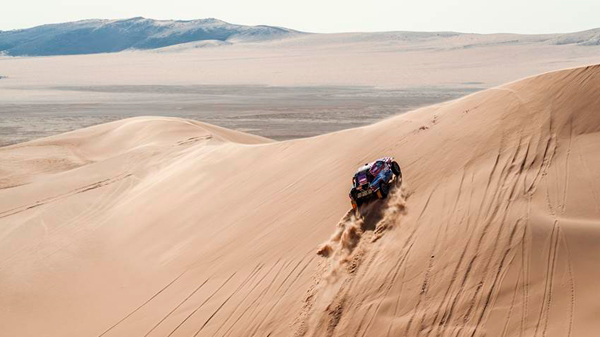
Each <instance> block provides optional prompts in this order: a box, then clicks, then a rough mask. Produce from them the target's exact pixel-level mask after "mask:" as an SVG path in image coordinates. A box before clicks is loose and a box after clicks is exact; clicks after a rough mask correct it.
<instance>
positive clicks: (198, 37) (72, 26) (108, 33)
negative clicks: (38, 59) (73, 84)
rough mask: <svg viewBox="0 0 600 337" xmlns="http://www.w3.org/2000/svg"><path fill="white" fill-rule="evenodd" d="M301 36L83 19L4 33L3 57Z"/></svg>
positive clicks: (215, 25) (264, 29)
mask: <svg viewBox="0 0 600 337" xmlns="http://www.w3.org/2000/svg"><path fill="white" fill-rule="evenodd" d="M297 34H303V33H301V32H298V31H295V30H291V29H286V28H279V27H272V26H243V25H235V24H230V23H227V22H224V21H221V20H217V19H202V20H191V21H176V20H153V19H146V18H142V17H136V18H131V19H125V20H83V21H76V22H67V23H59V24H50V25H43V26H38V27H34V28H29V29H19V30H11V31H0V53H2V54H5V55H11V56H23V55H29V56H46V55H75V54H95V53H112V52H119V51H122V50H126V49H155V48H161V47H166V46H172V45H176V44H181V43H187V42H195V41H255V40H269V39H277V38H283V37H287V36H290V35H297Z"/></svg>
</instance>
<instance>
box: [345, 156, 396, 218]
mask: <svg viewBox="0 0 600 337" xmlns="http://www.w3.org/2000/svg"><path fill="white" fill-rule="evenodd" d="M394 178H396V179H399V180H398V181H402V172H401V171H400V165H398V163H397V162H395V161H394V158H392V157H384V158H381V159H377V160H376V161H374V162H371V163H367V164H365V165H363V166H361V167H360V168H358V170H357V171H356V173H355V174H354V177H352V190H350V200H351V202H352V208H353V209H354V210H356V209H357V208H358V207H359V206H360V205H361V204H362V203H364V202H365V201H367V200H368V199H370V198H372V197H374V196H377V198H378V199H384V198H386V197H387V195H388V193H389V191H390V184H391V183H392V181H393V180H394Z"/></svg>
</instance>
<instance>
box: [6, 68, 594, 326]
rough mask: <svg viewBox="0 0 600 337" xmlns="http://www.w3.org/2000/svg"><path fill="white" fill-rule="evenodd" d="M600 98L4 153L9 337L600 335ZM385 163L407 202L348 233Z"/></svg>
mask: <svg viewBox="0 0 600 337" xmlns="http://www.w3.org/2000/svg"><path fill="white" fill-rule="evenodd" d="M598 92H600V66H599V65H594V66H588V67H582V68H575V69H567V70H562V71H557V72H551V73H546V74H542V75H539V76H534V77H530V78H526V79H523V80H520V81H516V82H513V83H509V84H506V85H503V86H499V87H496V88H493V89H490V90H486V91H482V92H479V93H476V94H473V95H470V96H467V97H464V98H462V99H458V100H455V101H451V102H446V103H443V104H439V105H435V106H431V107H426V108H423V109H419V110H417V111H414V112H411V113H407V114H403V115H399V116H397V117H394V118H391V119H387V120H384V121H382V122H380V123H377V124H374V125H370V126H367V127H362V128H357V129H350V130H345V131H340V132H336V133H331V134H326V135H322V136H318V137H313V138H307V139H298V140H293V141H284V142H271V141H269V140H267V139H264V138H260V137H256V136H251V135H246V134H242V133H239V132H234V131H229V130H224V129H221V128H217V127H213V126H210V125H206V124H202V123H197V122H191V121H186V120H181V119H170V118H169V119H165V118H160V119H157V118H138V119H128V120H124V121H120V122H115V123H111V124H105V125H100V126H97V127H92V128H87V129H82V130H78V131H75V132H72V133H67V134H63V135H58V136H55V137H50V138H46V139H42V140H38V141H34V142H28V143H23V144H18V145H15V146H10V147H6V148H2V149H0V158H1V160H0V163H1V166H0V174H1V175H0V181H1V182H2V189H0V273H1V275H2V282H1V283H0V303H1V304H2V305H0V310H2V312H1V313H0V317H1V318H0V323H1V324H2V327H3V333H5V334H6V335H18V336H38V335H42V334H48V333H50V334H52V335H55V336H82V335H85V336H89V335H91V336H132V335H136V336H137V335H140V336H190V335H191V336H253V335H257V336H259V335H260V336H266V335H271V336H286V335H296V336H347V335H357V336H385V335H389V336H392V335H394V336H398V335H403V336H484V335H486V336H503V335H504V336H517V335H523V336H594V335H595V334H596V331H598V330H599V329H600V326H599V324H600V323H599V322H598V320H597V319H596V317H595V316H594V314H593V313H595V312H597V311H598V310H599V305H598V303H600V299H599V298H598V295H597V291H596V288H597V280H598V279H600V268H599V267H600V264H599V262H598V259H597V258H596V256H597V255H596V254H595V252H597V251H598V249H600V227H598V224H599V223H600V170H598V169H597V168H598V167H600V147H599V146H598V144H600V115H599V114H598V111H600V95H598ZM383 155H388V156H393V157H394V158H396V160H398V162H399V163H400V165H401V166H402V169H403V176H404V178H405V179H406V181H407V182H409V183H410V188H409V189H406V190H405V191H404V194H402V190H400V189H398V190H396V194H395V196H397V198H394V197H392V196H390V197H391V198H390V199H389V200H388V201H387V204H386V203H385V202H384V203H382V202H378V203H373V204H372V205H369V207H373V209H379V210H380V212H375V213H380V217H381V219H380V220H376V221H371V220H370V219H369V216H371V215H372V214H374V213H370V212H366V213H365V214H364V215H365V218H363V219H362V220H361V219H360V218H357V219H355V220H352V219H351V218H349V217H348V218H346V219H345V220H344V221H346V222H344V221H343V222H344V224H343V225H342V226H341V227H343V228H341V229H339V231H338V232H336V229H337V227H336V224H337V223H338V222H339V219H340V218H343V217H344V214H346V212H347V211H348V209H349V207H350V205H349V199H348V196H347V194H348V189H349V181H350V177H351V176H352V173H353V172H354V171H355V169H356V167H358V166H359V165H361V164H362V163H364V162H367V161H369V160H372V159H374V158H378V157H381V156H383ZM398 192H400V193H398ZM408 194H409V196H408ZM365 226H366V227H365ZM332 233H335V235H333V237H332ZM359 239H360V240H359ZM328 240H329V241H328ZM323 243H328V244H329V245H330V250H329V258H323V257H321V256H319V255H317V254H316V252H317V250H318V248H319V247H321V245H322V244H323ZM342 260H343V261H344V263H343V264H341V267H340V268H338V269H337V277H336V278H335V279H334V280H333V281H331V282H328V280H331V279H330V278H329V277H328V274H330V273H331V270H332V269H331V268H335V267H336V263H338V265H337V266H340V265H339V261H342Z"/></svg>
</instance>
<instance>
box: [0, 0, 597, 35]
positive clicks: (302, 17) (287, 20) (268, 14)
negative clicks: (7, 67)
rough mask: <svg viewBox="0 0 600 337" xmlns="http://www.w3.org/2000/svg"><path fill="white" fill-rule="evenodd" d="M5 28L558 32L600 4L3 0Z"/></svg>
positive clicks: (593, 16)
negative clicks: (200, 23) (85, 24)
mask: <svg viewBox="0 0 600 337" xmlns="http://www.w3.org/2000/svg"><path fill="white" fill-rule="evenodd" d="M2 2H3V4H2V5H1V7H0V8H1V10H0V30H9V29H16V28H27V27H32V26H36V25H40V24H45V23H56V22H65V21H75V20H81V19H89V18H107V19H118V18H128V17H134V16H144V17H148V18H154V19H200V18H207V17H214V18H218V19H221V20H225V21H228V22H231V23H238V24H248V25H257V24H265V25H276V26H284V27H288V28H293V29H298V30H303V31H309V32H323V33H325V32H348V31H387V30H411V31H441V30H445V31H460V32H475V33H496V32H512V33H553V32H573V31H580V30H586V29H591V28H597V27H600V0H571V1H567V0H494V1H489V0H411V1H404V0H370V1H366V0H363V1H355V0H288V1H285V0H250V1H248V0H211V1H202V0H168V1H166V0H161V1H156V0H93V1H88V0H2Z"/></svg>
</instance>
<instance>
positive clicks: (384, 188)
mask: <svg viewBox="0 0 600 337" xmlns="http://www.w3.org/2000/svg"><path fill="white" fill-rule="evenodd" d="M388 193H390V185H388V184H387V183H384V182H382V183H381V184H380V185H379V190H378V191H377V197H378V198H379V199H385V198H387V196H388Z"/></svg>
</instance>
